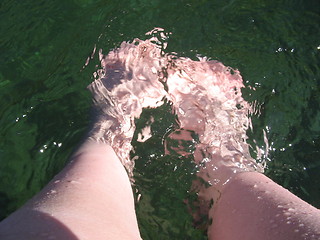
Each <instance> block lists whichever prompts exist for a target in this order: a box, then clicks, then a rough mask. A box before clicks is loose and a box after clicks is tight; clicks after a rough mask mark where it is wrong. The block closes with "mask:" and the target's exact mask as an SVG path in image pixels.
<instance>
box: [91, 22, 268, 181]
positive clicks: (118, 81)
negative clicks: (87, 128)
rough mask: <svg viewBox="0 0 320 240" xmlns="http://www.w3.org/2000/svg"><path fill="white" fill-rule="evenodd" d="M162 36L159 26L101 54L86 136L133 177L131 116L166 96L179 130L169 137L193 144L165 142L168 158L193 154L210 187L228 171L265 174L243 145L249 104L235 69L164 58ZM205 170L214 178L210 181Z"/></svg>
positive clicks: (212, 63)
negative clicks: (111, 151)
mask: <svg viewBox="0 0 320 240" xmlns="http://www.w3.org/2000/svg"><path fill="white" fill-rule="evenodd" d="M163 32H164V31H163V30H161V29H159V28H158V29H155V30H154V31H151V32H149V33H148V35H152V37H151V38H150V39H148V40H145V41H142V40H139V39H135V40H134V41H133V42H131V43H127V42H123V43H122V44H121V46H120V47H119V48H118V49H115V50H113V51H111V52H110V53H109V54H107V55H103V54H102V51H101V50H100V52H99V55H100V60H101V67H102V68H101V69H99V70H98V71H97V72H96V73H95V77H96V80H95V81H94V82H93V83H92V84H91V85H89V89H90V90H91V92H92V93H93V100H94V107H95V110H96V116H97V120H96V122H95V124H94V127H93V129H92V131H91V133H90V135H91V137H92V138H93V139H95V140H96V141H101V142H106V143H108V144H110V145H111V146H112V147H113V148H114V149H115V151H116V153H117V155H118V156H119V158H120V159H121V161H122V163H123V165H124V166H125V167H126V168H127V170H128V172H129V174H131V175H132V170H133V166H134V162H133V161H132V160H130V158H129V152H130V150H131V149H132V146H131V140H132V137H133V134H134V131H135V126H134V118H139V116H140V114H141V112H142V109H143V108H148V107H151V108H155V107H158V106H160V105H161V104H162V103H163V99H164V97H165V98H167V99H169V100H170V101H171V102H172V106H173V109H174V112H175V114H176V115H177V118H178V124H179V129H178V130H177V131H175V132H173V133H171V134H170V136H169V137H168V139H171V140H176V141H178V142H179V141H180V142H183V141H191V142H192V143H193V144H194V145H195V147H194V150H193V151H191V152H190V151H189V152H186V151H184V149H183V147H182V144H181V146H178V147H176V148H173V147H170V146H169V145H170V144H166V146H165V147H166V150H167V152H169V149H170V150H174V151H176V152H179V153H180V154H182V155H186V154H193V155H194V159H195V161H196V163H197V164H198V165H199V169H200V170H199V176H201V177H202V178H203V179H205V180H207V181H212V178H213V179H214V181H213V182H214V183H215V184H218V183H219V184H224V183H225V182H227V181H228V178H229V177H226V174H224V172H225V169H228V171H231V172H237V171H263V168H262V167H261V166H260V165H259V164H258V163H256V161H255V160H254V159H253V158H251V156H250V153H249V146H248V144H247V143H246V139H247V136H246V131H247V129H248V127H249V126H250V121H249V118H248V111H249V110H250V106H249V104H248V103H247V102H246V101H245V100H244V99H243V98H242V95H241V88H243V87H244V85H243V82H242V78H241V75H240V73H239V71H237V70H234V69H231V68H230V67H226V66H224V65H223V64H222V63H220V62H217V61H208V60H207V59H206V58H199V61H193V60H191V59H189V58H177V57H176V56H175V55H174V54H168V53H164V49H165V47H166V45H165V44H163V42H164V40H165V38H166V36H167V35H165V34H164V33H163ZM158 33H160V34H158ZM156 34H158V35H159V36H160V40H159V38H157V37H156V36H155V35H156ZM147 130H148V129H147ZM147 132H148V133H150V129H149V131H147ZM149 135H150V134H149ZM148 137H150V136H148ZM140 139H142V140H141V141H143V139H146V138H144V137H143V136H142V137H140ZM222 169H224V170H223V171H222ZM209 170H210V172H214V176H210V178H208V171H209ZM228 176H229V175H228ZM210 179H211V180H210Z"/></svg>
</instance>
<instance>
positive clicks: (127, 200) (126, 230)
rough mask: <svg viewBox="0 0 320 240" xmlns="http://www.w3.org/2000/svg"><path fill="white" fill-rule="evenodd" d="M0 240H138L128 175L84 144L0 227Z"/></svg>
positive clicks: (111, 156)
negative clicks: (42, 187)
mask: <svg viewBox="0 0 320 240" xmlns="http://www.w3.org/2000/svg"><path fill="white" fill-rule="evenodd" d="M0 238H1V239H71V240H73V239H141V238H140V234H139V229H138V225H137V220H136V216H135V210H134V200H133V194H132V189H131V186H130V181H129V178H128V175H127V173H126V171H125V169H124V167H123V166H122V164H121V162H120V160H119V159H118V157H117V156H116V155H115V153H114V151H113V150H112V148H111V147H110V146H108V145H106V144H98V143H94V142H87V143H85V144H84V145H82V146H81V147H80V148H79V150H78V151H77V152H76V153H75V154H74V155H73V157H72V159H71V162H70V163H69V164H68V165H67V166H66V167H65V169H64V170H63V171H62V172H61V173H59V174H58V175H57V176H56V177H55V178H54V179H53V180H52V181H51V182H50V183H49V184H48V185H47V186H46V187H45V188H44V189H43V190H42V191H41V192H40V193H39V194H37V195H36V196H35V197H34V198H33V199H31V200H30V201H29V202H28V203H27V204H26V205H24V206H23V207H22V208H21V209H19V210H18V211H16V212H15V213H13V214H12V215H10V216H9V217H8V218H7V219H5V220H4V221H3V222H1V224H0Z"/></svg>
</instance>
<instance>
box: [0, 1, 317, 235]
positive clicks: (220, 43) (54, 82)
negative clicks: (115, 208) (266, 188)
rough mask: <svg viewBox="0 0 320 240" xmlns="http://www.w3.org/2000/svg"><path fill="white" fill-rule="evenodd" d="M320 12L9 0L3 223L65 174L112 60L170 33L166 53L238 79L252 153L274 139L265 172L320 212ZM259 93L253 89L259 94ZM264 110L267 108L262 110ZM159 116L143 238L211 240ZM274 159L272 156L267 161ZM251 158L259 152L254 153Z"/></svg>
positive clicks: (147, 158)
mask: <svg viewBox="0 0 320 240" xmlns="http://www.w3.org/2000/svg"><path fill="white" fill-rule="evenodd" d="M319 23H320V3H319V1H317V0H312V1H308V2H306V1H298V0H295V1H258V2H257V1H253V0H251V1H249V0H248V1H243V0H242V1H240V0H239V1H216V0H212V1H168V0H165V1H163V0H162V1H160V0H159V1H113V2H110V1H93V0H92V1H90V0H88V1H85V0H77V1H76V0H74V1H71V0H70V1H31V0H29V1H28V0H27V1H23V2H21V1H9V0H8V1H7V0H3V1H2V2H1V5H0V33H1V34H0V54H1V59H0V61H1V62H0V63H1V64H0V102H1V104H0V126H1V127H0V133H1V138H0V206H1V208H0V209H1V217H2V218H3V217H5V216H6V215H8V214H9V213H10V212H12V211H14V210H15V209H16V208H17V207H19V206H20V205H21V204H23V203H24V202H25V201H26V200H27V199H29V198H30V197H31V196H32V195H34V194H35V193H36V192H37V191H38V190H39V189H40V188H41V187H42V186H43V185H44V184H46V182H47V181H48V180H49V179H50V178H51V177H52V176H53V175H54V174H55V173H57V172H58V171H59V170H60V169H61V168H62V167H63V166H64V164H65V162H66V161H67V158H68V155H69V154H70V152H71V151H72V150H73V149H74V148H75V147H76V146H77V143H78V142H79V141H80V139H81V138H82V136H83V135H84V133H85V131H86V128H87V127H88V125H89V122H90V119H89V107H90V104H91V96H90V93H89V92H88V91H87V90H86V86H87V85H88V84H89V83H90V82H92V80H93V76H92V73H93V72H94V71H95V70H96V65H98V64H99V59H98V56H97V54H96V55H94V57H93V59H92V60H91V61H90V62H89V65H88V66H87V67H85V68H83V66H84V64H85V62H86V59H87V58H88V57H89V56H91V54H92V51H93V49H94V47H96V48H97V49H100V48H102V49H104V50H106V51H108V50H110V49H112V48H114V47H116V46H119V44H120V43H121V42H122V41H128V40H132V39H134V38H136V37H138V38H145V36H144V34H145V32H147V31H149V30H150V29H152V28H153V27H155V26H158V27H162V28H164V29H165V30H166V31H167V32H171V33H172V34H171V35H170V38H169V40H168V48H167V51H174V52H176V53H177V55H178V56H187V57H190V58H192V59H195V58H196V55H197V54H201V55H202V56H207V57H210V58H211V59H216V60H219V61H221V62H223V63H224V64H225V65H227V66H231V67H233V68H235V69H239V70H240V72H241V75H242V77H243V79H244V83H245V85H246V88H245V89H244V90H243V91H242V93H243V97H244V98H245V99H246V100H247V101H249V102H250V103H252V104H253V105H256V106H257V108H256V109H257V111H259V113H260V114H258V115H255V116H253V117H252V122H253V126H254V129H253V131H248V132H247V134H248V136H249V142H250V143H251V145H252V146H259V147H261V148H262V149H263V148H264V139H263V134H262V132H263V130H264V131H265V132H266V137H267V138H268V140H269V148H268V152H269V155H268V156H266V155H265V154H264V153H262V158H264V159H265V160H267V166H268V167H267V171H266V174H267V175H268V176H270V177H271V178H272V179H274V180H275V181H277V182H278V183H280V184H281V185H283V186H285V187H287V188H289V189H290V190H291V191H292V192H294V193H295V194H297V195H298V196H300V197H301V198H303V199H305V200H306V201H308V202H309V203H311V204H313V205H315V206H317V207H320V205H319V202H320V201H319V200H320V190H319V186H320V184H319V182H320V178H319V176H318V171H319V168H320V162H319V155H320V153H319V149H320V110H319V102H320V98H319V96H320V90H319V89H320V88H319V84H320V82H319V76H320V70H319V63H320V42H319V39H320V38H319V32H320V24H319ZM253 88H255V91H253ZM259 109H260V110H259ZM150 116H154V119H155V120H154V122H153V123H152V134H153V137H152V138H150V139H149V140H148V141H146V142H144V143H141V142H138V141H136V139H137V137H138V131H137V132H136V133H135V137H134V141H133V145H134V149H135V153H132V157H135V156H138V157H137V158H138V159H137V160H136V171H135V179H136V188H137V189H138V193H137V198H138V196H139V194H141V196H142V197H141V198H140V201H139V203H138V204H137V214H138V216H139V222H140V226H141V232H142V235H143V237H144V239H169V238H170V239H205V236H204V235H203V234H202V232H201V231H196V230H193V228H192V218H191V216H190V215H189V214H188V210H187V209H186V205H185V203H184V200H185V199H191V198H192V197H194V196H192V195H191V196H190V194H189V193H188V191H189V189H190V185H191V182H192V179H193V174H192V169H193V167H194V166H193V164H192V161H191V159H188V157H184V158H183V157H181V156H174V155H171V156H170V157H168V156H164V155H163V151H164V150H163V146H162V140H163V136H164V135H166V134H167V133H168V132H169V131H170V129H172V128H174V127H175V126H174V125H175V116H174V115H172V114H171V112H170V104H169V103H168V104H165V105H163V106H162V107H160V108H158V109H149V110H146V111H144V112H143V113H142V117H141V118H140V119H139V120H138V121H137V122H136V125H137V129H139V128H140V129H141V128H142V127H143V126H145V125H146V123H147V122H148V121H150ZM266 150H267V149H265V152H266ZM252 155H253V156H254V155H255V153H254V151H252Z"/></svg>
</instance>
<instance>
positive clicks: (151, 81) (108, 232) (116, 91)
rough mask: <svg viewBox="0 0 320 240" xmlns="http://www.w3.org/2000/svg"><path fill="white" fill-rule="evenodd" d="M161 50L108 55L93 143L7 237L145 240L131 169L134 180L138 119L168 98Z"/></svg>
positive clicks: (2, 227)
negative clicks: (162, 80)
mask: <svg viewBox="0 0 320 240" xmlns="http://www.w3.org/2000/svg"><path fill="white" fill-rule="evenodd" d="M159 52H160V49H159V48H157V47H156V46H155V45H154V44H151V43H150V42H141V43H140V45H137V44H126V43H123V44H122V48H121V49H119V50H115V51H112V52H110V53H109V55H108V56H103V55H102V54H101V53H100V57H101V63H102V69H101V70H99V71H98V72H97V80H96V81H94V82H93V83H92V84H91V85H90V86H89V89H90V90H91V91H92V93H93V99H94V109H95V113H96V121H95V122H94V124H93V127H92V129H91V131H90V133H89V136H88V139H87V140H86V142H85V143H84V144H83V145H82V146H81V147H80V148H79V149H78V150H77V152H76V153H75V154H74V155H73V156H72V158H71V161H70V163H69V164H68V165H67V166H66V167H65V168H64V169H63V171H62V172H61V173H59V174H58V175H57V176H56V177H55V178H54V179H53V180H52V181H51V182H50V183H49V184H48V185H47V186H46V187H45V188H44V189H43V190H42V191H41V192H40V193H38V194H37V195H36V196H35V197H34V198H33V199H31V200H30V201H29V202H28V203H26V204H25V205H24V206H23V207H22V208H21V209H19V210H17V211H16V212H15V213H13V214H12V215H11V216H9V217H8V218H7V219H5V220H4V221H3V222H1V223H0V239H15V240H16V239H32V240H35V239H68V240H75V239H90V240H91V239H94V240H99V239H102V240H105V239H121V240H122V239H130V240H131V239H141V238H140V233H139V229H138V225H137V220H136V215H135V210H134V199H133V194H132V189H131V185H130V180H129V177H128V175H127V172H126V170H127V171H128V173H129V174H130V176H132V169H133V163H132V161H131V160H130V159H129V152H130V150H131V144H130V142H131V139H132V136H133V133H134V128H135V127H134V124H133V119H134V117H139V115H140V114H141V112H142V108H143V107H152V106H157V105H158V102H159V101H160V100H161V99H162V97H163V95H164V89H163V86H162V84H161V83H160V82H159V81H158V71H159V68H160V66H159V63H158V62H159V59H158V58H156V57H155V56H154V55H160V54H156V53H159ZM160 104H161V103H160ZM118 157H119V158H118ZM124 166H125V167H126V169H125V168H124Z"/></svg>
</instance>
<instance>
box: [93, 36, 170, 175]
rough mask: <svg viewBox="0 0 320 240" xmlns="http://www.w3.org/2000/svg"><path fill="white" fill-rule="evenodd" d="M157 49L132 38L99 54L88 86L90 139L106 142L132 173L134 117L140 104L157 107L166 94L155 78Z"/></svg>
mask: <svg viewBox="0 0 320 240" xmlns="http://www.w3.org/2000/svg"><path fill="white" fill-rule="evenodd" d="M160 52H161V50H160V49H159V48H158V47H157V46H156V45H155V44H153V43H151V42H150V41H148V40H147V41H141V40H138V39H136V40H134V43H125V42H124V43H122V44H121V46H120V48H118V49H116V50H113V51H111V52H110V53H109V54H108V55H106V56H105V55H103V54H102V53H101V51H100V53H99V54H100V59H101V66H102V69H100V70H98V71H97V72H96V80H95V81H94V82H93V83H91V84H90V85H89V86H88V88H89V90H90V91H91V92H92V94H93V102H94V110H95V115H96V121H95V122H94V125H93V128H92V130H91V131H90V137H91V139H93V140H94V141H98V142H105V143H108V144H110V145H111V146H112V147H113V149H114V151H115V152H116V153H117V155H118V157H119V158H120V159H121V161H122V164H123V165H124V166H125V167H126V168H127V170H128V172H129V174H131V173H132V168H133V162H131V161H130V159H129V153H130V150H131V147H132V146H131V139H132V137H133V134H134V130H135V125H134V118H139V117H140V114H141V112H142V108H146V107H157V106H160V105H161V104H162V99H163V97H164V96H165V95H166V92H165V91H164V87H163V85H162V83H161V82H160V81H159V73H160V71H161V61H162V58H161V57H160Z"/></svg>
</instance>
